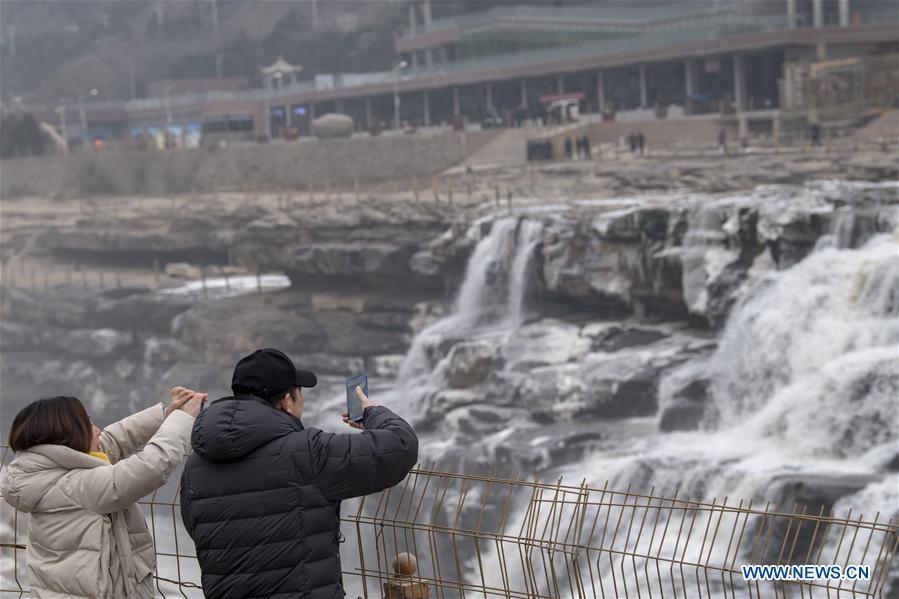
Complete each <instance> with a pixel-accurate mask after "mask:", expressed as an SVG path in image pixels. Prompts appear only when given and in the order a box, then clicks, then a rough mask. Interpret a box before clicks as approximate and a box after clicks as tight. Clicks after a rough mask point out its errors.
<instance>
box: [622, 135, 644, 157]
mask: <svg viewBox="0 0 899 599" xmlns="http://www.w3.org/2000/svg"><path fill="white" fill-rule="evenodd" d="M627 145H628V148H630V151H631V154H636V153H638V152H639V153H640V156H643V155H644V154H645V153H646V136H645V135H643V132H642V131H638V132H636V133H631V134H630V135H628V136H627Z"/></svg>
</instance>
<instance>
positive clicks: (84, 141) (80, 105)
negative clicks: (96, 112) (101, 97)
mask: <svg viewBox="0 0 899 599" xmlns="http://www.w3.org/2000/svg"><path fill="white" fill-rule="evenodd" d="M99 93H100V91H99V90H97V88H94V89H91V90H88V91H86V92H80V93H79V94H78V113H79V115H80V116H81V143H82V145H84V146H85V147H87V144H88V139H87V114H86V113H85V112H84V99H85V98H87V97H93V96H96V95H97V94H99Z"/></svg>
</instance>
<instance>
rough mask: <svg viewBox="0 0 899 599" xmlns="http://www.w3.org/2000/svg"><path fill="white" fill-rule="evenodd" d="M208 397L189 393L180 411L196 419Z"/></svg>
mask: <svg viewBox="0 0 899 599" xmlns="http://www.w3.org/2000/svg"><path fill="white" fill-rule="evenodd" d="M208 397H209V394H208V393H195V392H191V396H190V398H189V399H188V400H187V401H186V402H185V403H184V404H182V406H181V409H182V410H184V411H185V412H187V413H188V414H190V415H191V416H193V417H194V418H196V417H197V414H199V413H200V410H201V409H202V408H203V402H204V401H206V399H207V398H208Z"/></svg>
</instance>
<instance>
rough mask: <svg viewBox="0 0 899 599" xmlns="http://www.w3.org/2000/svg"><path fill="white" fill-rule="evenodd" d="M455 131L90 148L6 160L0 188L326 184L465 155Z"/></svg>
mask: <svg viewBox="0 0 899 599" xmlns="http://www.w3.org/2000/svg"><path fill="white" fill-rule="evenodd" d="M462 158H463V144H462V143H461V140H460V138H459V135H458V134H456V133H445V134H441V135H436V136H433V137H419V136H415V137H411V136H410V137H379V138H367V139H332V140H318V141H308V142H301V143H292V144H271V145H258V144H253V145H251V144H246V145H233V146H230V147H226V148H217V149H213V150H207V149H201V148H196V149H182V150H169V151H165V152H160V151H146V152H139V151H114V150H108V151H105V152H101V153H93V152H85V153H80V154H73V155H71V156H49V157H41V158H20V159H13V160H4V161H3V162H2V164H0V169H2V171H0V195H2V197H4V198H9V197H15V196H23V195H40V196H55V195H65V196H91V195H109V194H113V195H140V194H164V193H187V192H191V191H196V192H207V191H215V190H229V189H230V190H234V189H251V188H264V189H308V188H318V189H322V188H324V187H326V186H328V185H335V186H337V185H339V186H345V187H346V186H352V185H353V184H354V182H356V181H358V182H359V183H360V184H366V183H376V182H379V181H389V180H396V179H409V178H411V177H428V176H431V175H433V174H435V173H437V172H439V171H442V170H444V169H447V168H449V167H451V166H453V165H455V164H458V163H459V162H461V160H462Z"/></svg>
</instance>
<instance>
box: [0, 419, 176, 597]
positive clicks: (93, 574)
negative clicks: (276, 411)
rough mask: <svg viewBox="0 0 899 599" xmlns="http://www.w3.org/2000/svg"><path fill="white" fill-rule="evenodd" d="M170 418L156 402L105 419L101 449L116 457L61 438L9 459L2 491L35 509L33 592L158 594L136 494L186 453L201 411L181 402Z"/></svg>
mask: <svg viewBox="0 0 899 599" xmlns="http://www.w3.org/2000/svg"><path fill="white" fill-rule="evenodd" d="M164 418H165V411H164V408H163V406H162V404H159V405H156V406H153V407H152V408H148V409H146V410H144V411H142V412H138V413H137V414H134V415H133V416H129V417H128V418H125V419H124V420H121V421H120V422H117V423H115V424H112V425H110V426H109V427H107V428H106V429H105V430H104V431H103V432H102V433H101V434H100V449H101V451H103V452H105V453H106V454H107V455H108V456H109V460H110V463H106V462H105V461H103V460H101V459H99V458H95V457H93V456H91V455H88V454H86V453H82V452H80V451H75V450H74V449H70V448H68V447H65V446H62V445H36V446H34V447H32V448H30V449H28V450H26V451H20V452H18V453H17V454H16V457H15V458H14V459H13V460H12V462H10V464H9V466H8V467H7V468H5V469H4V470H5V473H4V476H3V480H2V481H0V492H2V494H3V498H4V499H6V501H7V502H8V503H9V504H10V505H12V506H13V507H14V508H16V509H17V510H19V511H21V512H26V513H28V514H30V520H29V527H28V548H27V550H26V559H27V562H28V577H29V581H30V583H31V596H32V597H35V598H41V597H99V598H102V599H107V598H115V599H120V598H122V597H146V596H150V595H152V588H153V587H152V580H153V578H152V573H153V571H154V570H155V568H156V557H155V552H154V548H153V542H152V537H151V536H150V533H149V531H148V530H147V524H146V521H145V520H144V515H143V512H142V511H141V509H140V507H139V506H138V505H137V504H136V502H137V500H139V499H140V498H141V497H144V496H145V495H148V494H149V493H152V492H153V491H154V490H155V489H157V488H159V487H161V486H162V485H163V484H164V483H165V481H166V479H167V478H168V476H169V474H171V472H172V470H173V469H174V468H175V467H176V466H177V465H178V463H179V462H180V461H181V460H182V459H183V458H184V456H185V455H186V453H187V451H188V449H189V447H190V431H191V427H192V426H193V421H194V419H193V417H192V416H190V415H189V414H187V413H185V412H184V411H182V410H175V411H174V412H173V413H172V414H171V415H169V417H168V418H165V421H164V422H163V419H164ZM144 444H146V446H144ZM142 446H144V447H143V449H141V450H140V451H139V452H137V453H135V452H136V451H138V449H140V448H141V447H142ZM131 454H133V455H131ZM128 456H130V457H128Z"/></svg>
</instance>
